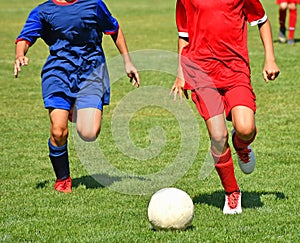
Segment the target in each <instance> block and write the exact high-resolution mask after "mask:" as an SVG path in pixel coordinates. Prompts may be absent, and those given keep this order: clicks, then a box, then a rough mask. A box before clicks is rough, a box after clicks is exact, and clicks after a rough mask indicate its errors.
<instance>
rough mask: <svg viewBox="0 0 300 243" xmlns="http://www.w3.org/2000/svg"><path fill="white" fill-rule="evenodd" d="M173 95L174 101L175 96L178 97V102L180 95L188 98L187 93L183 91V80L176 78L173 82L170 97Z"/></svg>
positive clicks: (180, 98)
mask: <svg viewBox="0 0 300 243" xmlns="http://www.w3.org/2000/svg"><path fill="white" fill-rule="evenodd" d="M172 94H174V101H176V99H177V95H179V100H180V102H182V94H184V96H185V98H187V99H188V98H189V95H188V92H187V90H186V89H184V80H182V79H181V78H179V77H176V79H175V82H174V84H173V86H172V88H171V91H170V95H172Z"/></svg>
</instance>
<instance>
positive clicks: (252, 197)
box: [193, 191, 286, 209]
mask: <svg viewBox="0 0 300 243" xmlns="http://www.w3.org/2000/svg"><path fill="white" fill-rule="evenodd" d="M263 195H274V196H275V198H276V200H282V199H286V196H285V195H284V193H282V192H247V191H243V192H242V207H243V208H261V207H262V206H263V203H262V201H261V196H263ZM193 202H194V204H207V205H211V206H214V207H217V208H220V209H223V206H224V202H225V196H224V192H223V191H217V192H214V193H212V194H200V195H198V196H196V197H194V198H193Z"/></svg>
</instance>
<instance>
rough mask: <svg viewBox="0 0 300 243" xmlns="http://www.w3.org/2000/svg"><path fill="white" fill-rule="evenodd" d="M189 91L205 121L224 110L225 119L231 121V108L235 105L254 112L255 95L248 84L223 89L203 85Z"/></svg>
mask: <svg viewBox="0 0 300 243" xmlns="http://www.w3.org/2000/svg"><path fill="white" fill-rule="evenodd" d="M191 92H192V94H191V96H192V100H193V101H194V103H195V104H196V107H197V109H198V112H199V114H200V115H201V116H202V117H203V119H204V120H205V121H206V120H208V119H209V118H211V117H214V116H216V115H220V114H224V112H225V115H226V119H227V120H229V121H231V109H232V108H233V107H235V106H246V107H249V108H250V109H252V110H253V111H254V112H256V103H255V100H256V97H255V94H254V91H253V89H252V87H251V85H250V84H243V85H236V86H233V87H230V88H223V89H216V88H206V87H204V88H197V89H195V90H192V91H191Z"/></svg>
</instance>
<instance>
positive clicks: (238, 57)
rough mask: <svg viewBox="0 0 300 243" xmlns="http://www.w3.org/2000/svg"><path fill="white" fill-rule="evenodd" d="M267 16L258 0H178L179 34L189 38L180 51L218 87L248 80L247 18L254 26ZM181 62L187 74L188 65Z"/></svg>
mask: <svg viewBox="0 0 300 243" xmlns="http://www.w3.org/2000/svg"><path fill="white" fill-rule="evenodd" d="M266 20H267V16H266V14H265V11H264V9H263V7H262V4H261V3H260V1H259V0H219V1H214V0H206V1H203V0H177V5H176V24H177V28H178V33H179V37H188V38H189V44H188V45H187V46H186V47H184V49H183V50H182V53H181V54H182V56H184V57H186V58H187V59H188V60H189V62H190V61H191V62H192V63H194V64H196V66H197V68H200V69H201V70H202V71H204V73H206V74H208V76H209V78H210V79H211V80H213V83H214V85H215V86H216V87H217V88H224V87H228V86H231V85H234V84H236V82H240V81H241V80H245V81H246V82H250V64H249V57H248V47H247V21H248V22H249V23H250V25H251V26H254V25H257V24H259V23H264V22H265V21H266ZM183 59H185V58H183ZM183 62H184V61H182V67H183V71H184V73H185V77H186V72H188V71H187V68H188V66H190V65H185V64H184V63H183ZM186 81H187V82H188V81H189V80H187V78H186ZM193 82H194V83H195V80H194V81H193ZM196 82H199V81H196ZM189 85H190V86H193V85H195V84H193V85H191V84H190V83H189V82H188V84H187V85H186V88H187V89H193V87H190V86H189ZM196 85H199V83H198V84H196ZM199 86H201V85H199ZM194 88H195V87H194Z"/></svg>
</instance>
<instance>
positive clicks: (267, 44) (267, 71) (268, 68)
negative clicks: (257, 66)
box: [258, 20, 280, 82]
mask: <svg viewBox="0 0 300 243" xmlns="http://www.w3.org/2000/svg"><path fill="white" fill-rule="evenodd" d="M258 28H259V32H260V37H261V39H262V42H263V45H264V49H265V66H264V68H263V77H264V80H265V81H266V82H269V80H275V79H276V77H277V76H278V75H279V73H280V70H279V68H278V66H277V64H276V61H275V56H274V47H273V38H272V31H271V24H270V21H269V20H267V21H266V22H264V23H263V24H260V25H259V26H258Z"/></svg>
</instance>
